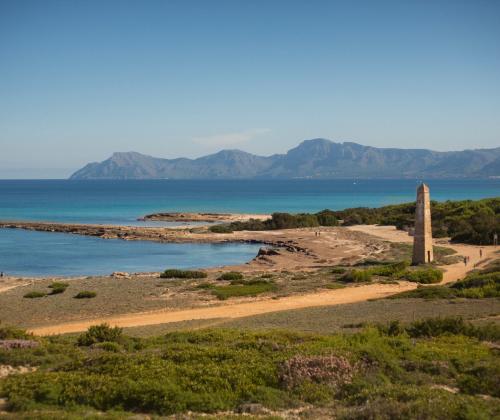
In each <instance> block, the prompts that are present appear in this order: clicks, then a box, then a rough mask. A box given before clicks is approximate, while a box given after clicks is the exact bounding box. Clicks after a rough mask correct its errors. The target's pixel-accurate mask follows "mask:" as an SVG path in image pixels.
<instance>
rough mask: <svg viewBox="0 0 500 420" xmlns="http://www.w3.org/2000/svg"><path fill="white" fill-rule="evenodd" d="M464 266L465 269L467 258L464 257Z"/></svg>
mask: <svg viewBox="0 0 500 420" xmlns="http://www.w3.org/2000/svg"><path fill="white" fill-rule="evenodd" d="M464 265H465V266H466V267H467V257H464Z"/></svg>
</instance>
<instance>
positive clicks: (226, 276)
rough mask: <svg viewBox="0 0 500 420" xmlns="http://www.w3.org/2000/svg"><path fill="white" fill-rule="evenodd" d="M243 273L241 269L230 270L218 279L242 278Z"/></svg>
mask: <svg viewBox="0 0 500 420" xmlns="http://www.w3.org/2000/svg"><path fill="white" fill-rule="evenodd" d="M242 279H243V274H241V273H240V272H239V271H228V272H226V273H222V274H221V275H220V276H219V278H218V279H217V280H242Z"/></svg>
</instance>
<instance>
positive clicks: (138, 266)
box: [0, 229, 259, 277]
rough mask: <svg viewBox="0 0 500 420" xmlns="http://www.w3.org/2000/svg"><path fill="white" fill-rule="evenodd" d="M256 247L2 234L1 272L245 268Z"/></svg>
mask: <svg viewBox="0 0 500 420" xmlns="http://www.w3.org/2000/svg"><path fill="white" fill-rule="evenodd" d="M258 249H259V245H258V244H245V243H226V244H192V243H183V244H177V243H158V242H150V241H124V240H121V239H101V238H96V237H91V236H80V235H72V234H67V233H48V232H35V231H26V230H22V229H0V271H3V272H4V273H6V274H7V275H13V276H34V277H42V276H81V275H107V274H111V273H112V272H113V271H127V272H131V273H133V272H148V271H163V270H164V269H166V268H203V267H215V266H221V265H234V264H242V263H244V262H246V261H249V260H251V259H252V258H253V257H255V255H256V254H257V252H258Z"/></svg>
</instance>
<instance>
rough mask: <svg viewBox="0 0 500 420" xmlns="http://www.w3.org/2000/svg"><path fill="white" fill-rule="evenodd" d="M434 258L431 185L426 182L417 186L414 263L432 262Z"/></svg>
mask: <svg viewBox="0 0 500 420" xmlns="http://www.w3.org/2000/svg"><path fill="white" fill-rule="evenodd" d="M433 260H434V253H433V252H432V227H431V199H430V193H429V187H428V186H427V185H425V184H421V185H420V186H419V187H418V188H417V206H416V209H415V234H414V237H413V259H412V264H425V263H430V262H432V261H433Z"/></svg>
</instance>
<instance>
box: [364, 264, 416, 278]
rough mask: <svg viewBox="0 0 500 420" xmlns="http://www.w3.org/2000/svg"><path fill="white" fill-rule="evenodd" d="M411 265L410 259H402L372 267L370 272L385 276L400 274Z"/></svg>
mask: <svg viewBox="0 0 500 420" xmlns="http://www.w3.org/2000/svg"><path fill="white" fill-rule="evenodd" d="M409 265H410V263H409V262H408V261H400V262H396V263H390V264H385V265H380V266H378V267H373V268H371V269H370V273H371V274H373V275H375V276H384V277H392V276H399V275H401V274H402V273H403V272H404V271H405V270H406V269H407V267H408V266H409Z"/></svg>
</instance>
